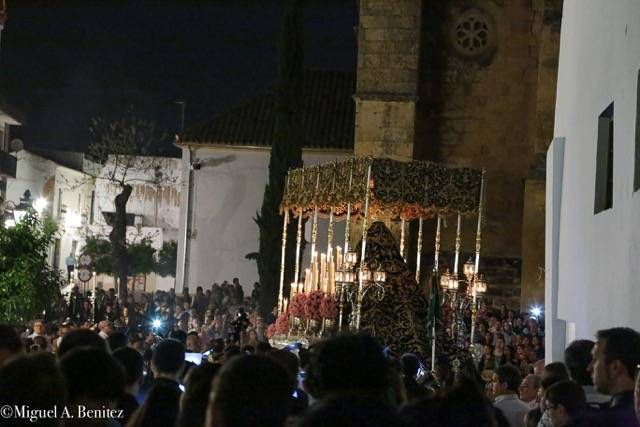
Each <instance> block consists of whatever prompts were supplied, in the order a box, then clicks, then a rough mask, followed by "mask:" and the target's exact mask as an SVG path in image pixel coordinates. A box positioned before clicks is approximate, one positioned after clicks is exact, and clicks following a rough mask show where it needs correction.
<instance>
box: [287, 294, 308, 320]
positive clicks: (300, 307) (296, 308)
mask: <svg viewBox="0 0 640 427" xmlns="http://www.w3.org/2000/svg"><path fill="white" fill-rule="evenodd" d="M306 304H307V294H302V293H299V294H295V295H294V296H293V298H292V299H291V304H289V314H291V315H292V316H295V317H305V306H306Z"/></svg>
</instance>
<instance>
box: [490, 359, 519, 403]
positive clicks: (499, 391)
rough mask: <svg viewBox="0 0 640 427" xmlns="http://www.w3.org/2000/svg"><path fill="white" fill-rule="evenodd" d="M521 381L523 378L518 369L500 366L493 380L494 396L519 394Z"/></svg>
mask: <svg viewBox="0 0 640 427" xmlns="http://www.w3.org/2000/svg"><path fill="white" fill-rule="evenodd" d="M520 381H521V377H520V372H519V371H518V369H516V368H515V367H513V366H511V365H504V366H500V367H499V368H498V369H496V370H495V371H494V373H493V377H492V378H491V382H492V384H491V387H492V390H491V391H492V393H493V396H496V397H497V396H502V395H504V394H514V393H517V392H518V388H519V387H520Z"/></svg>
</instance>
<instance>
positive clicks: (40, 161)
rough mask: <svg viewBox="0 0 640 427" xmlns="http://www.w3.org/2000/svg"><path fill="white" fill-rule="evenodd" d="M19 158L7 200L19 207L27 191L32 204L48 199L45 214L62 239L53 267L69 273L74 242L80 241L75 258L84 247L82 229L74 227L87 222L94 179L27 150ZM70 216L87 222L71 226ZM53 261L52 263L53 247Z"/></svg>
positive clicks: (18, 154)
mask: <svg viewBox="0 0 640 427" xmlns="http://www.w3.org/2000/svg"><path fill="white" fill-rule="evenodd" d="M16 157H17V159H18V162H17V170H16V178H15V179H10V180H8V182H7V199H8V200H11V201H13V202H14V203H16V204H18V203H19V202H20V198H21V197H22V195H23V194H24V192H25V190H29V191H30V192H31V199H32V200H33V201H35V200H37V199H38V198H40V197H44V198H45V199H47V201H48V206H47V208H46V210H45V213H46V214H48V215H49V216H50V217H51V218H52V219H53V220H54V221H56V222H57V224H58V238H59V240H60V251H59V262H58V265H55V266H54V267H55V268H58V269H61V270H64V271H66V264H65V259H66V257H67V256H69V254H70V253H71V250H72V247H73V242H74V241H76V242H77V244H76V252H75V254H74V255H75V256H76V257H77V256H78V254H79V251H80V249H81V248H82V246H83V244H84V241H83V237H82V233H81V231H82V230H81V227H78V226H75V225H82V224H85V223H86V220H87V219H88V215H89V209H90V206H91V192H92V191H93V188H94V186H93V180H92V179H91V177H89V176H88V175H86V174H84V173H82V172H80V171H76V170H73V169H69V168H66V167H64V166H60V165H58V164H57V163H56V162H54V161H52V160H49V159H46V158H44V157H41V156H39V155H36V154H33V153H30V152H29V151H26V150H20V151H18V152H17V153H16ZM68 215H77V216H78V218H80V219H81V220H82V221H84V222H81V223H76V224H74V226H72V224H69V223H68V222H67V221H65V219H66V218H67V216H68ZM50 262H53V248H52V251H51V257H50Z"/></svg>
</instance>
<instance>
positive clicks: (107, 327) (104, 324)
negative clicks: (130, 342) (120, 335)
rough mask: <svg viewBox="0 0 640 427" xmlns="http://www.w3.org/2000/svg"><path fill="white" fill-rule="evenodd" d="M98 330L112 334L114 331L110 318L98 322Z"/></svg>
mask: <svg viewBox="0 0 640 427" xmlns="http://www.w3.org/2000/svg"><path fill="white" fill-rule="evenodd" d="M98 330H100V332H102V333H103V334H106V335H111V334H112V333H113V325H112V324H111V322H109V321H108V320H101V321H100V322H99V323H98Z"/></svg>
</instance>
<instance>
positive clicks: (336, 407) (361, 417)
mask: <svg viewBox="0 0 640 427" xmlns="http://www.w3.org/2000/svg"><path fill="white" fill-rule="evenodd" d="M299 425H300V427H325V426H332V427H353V426H367V427H400V426H404V425H405V424H404V423H402V421H401V418H400V416H399V415H398V413H397V411H396V410H395V408H394V407H393V406H391V405H389V404H388V403H385V402H384V401H380V400H378V399H369V398H367V397H365V396H358V395H355V394H348V395H340V396H331V397H329V398H327V399H323V400H322V401H320V402H319V403H316V404H315V405H313V406H312V407H311V408H310V409H309V410H308V411H307V412H306V414H305V415H304V417H303V418H302V421H301V422H300V424H299Z"/></svg>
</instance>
